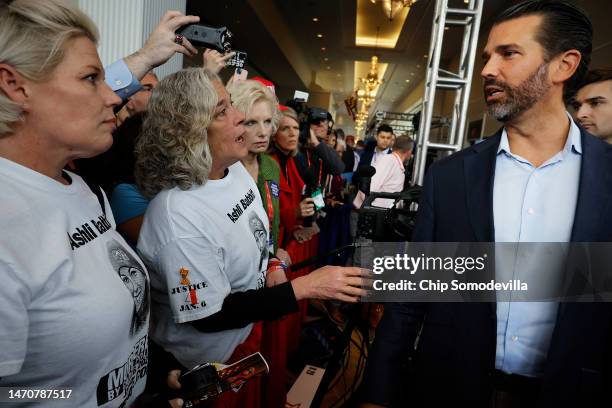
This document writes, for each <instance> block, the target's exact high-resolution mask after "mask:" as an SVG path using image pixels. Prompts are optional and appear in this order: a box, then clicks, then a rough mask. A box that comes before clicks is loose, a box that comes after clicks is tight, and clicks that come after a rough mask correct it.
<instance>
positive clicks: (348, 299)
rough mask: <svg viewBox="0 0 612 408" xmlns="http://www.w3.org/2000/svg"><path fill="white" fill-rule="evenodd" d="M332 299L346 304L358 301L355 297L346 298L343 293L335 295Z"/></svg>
mask: <svg viewBox="0 0 612 408" xmlns="http://www.w3.org/2000/svg"><path fill="white" fill-rule="evenodd" d="M334 298H335V299H336V300H340V301H342V302H347V303H357V301H358V300H359V299H358V298H356V297H353V296H348V295H345V294H344V293H337V294H336V295H335V297H334Z"/></svg>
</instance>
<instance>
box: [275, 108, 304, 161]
mask: <svg viewBox="0 0 612 408" xmlns="http://www.w3.org/2000/svg"><path fill="white" fill-rule="evenodd" d="M283 116H286V117H288V118H291V119H293V120H295V122H296V123H297V124H298V125H299V124H300V119H299V118H298V114H297V112H296V111H295V110H293V109H292V108H290V107H288V106H285V109H284V110H282V111H280V114H279V116H278V123H280V120H281V119H282V118H283ZM277 130H278V126H277V128H276V130H275V131H274V132H273V133H272V137H271V138H270V141H271V143H270V147H269V148H268V154H274V153H277V152H280V150H279V149H278V147H277V146H276V138H275V136H276V131H277ZM297 154H298V148H297V147H296V148H295V150H292V151H291V152H290V153H289V156H296V155H297Z"/></svg>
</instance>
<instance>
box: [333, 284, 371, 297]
mask: <svg viewBox="0 0 612 408" xmlns="http://www.w3.org/2000/svg"><path fill="white" fill-rule="evenodd" d="M338 293H342V294H345V295H348V296H354V297H363V296H367V295H368V291H367V290H365V289H361V288H356V287H354V286H347V285H345V286H342V287H341V288H340V290H339V292H338Z"/></svg>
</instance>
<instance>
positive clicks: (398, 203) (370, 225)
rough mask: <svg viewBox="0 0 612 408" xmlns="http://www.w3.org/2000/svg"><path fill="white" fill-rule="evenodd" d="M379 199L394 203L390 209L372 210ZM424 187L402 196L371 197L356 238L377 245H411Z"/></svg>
mask: <svg viewBox="0 0 612 408" xmlns="http://www.w3.org/2000/svg"><path fill="white" fill-rule="evenodd" d="M377 198H382V199H391V200H393V205H392V206H391V207H390V208H386V207H377V206H373V205H372V203H373V202H374V200H376V199H377ZM420 198H421V187H419V186H414V187H409V188H407V189H405V190H404V191H402V192H399V193H370V194H369V195H368V196H367V197H366V199H365V200H364V202H363V204H362V206H361V208H360V209H359V218H358V220H357V236H359V237H363V238H368V239H371V240H372V241H375V242H395V241H409V240H410V238H411V236H412V231H413V230H414V224H415V221H416V214H417V210H418V203H419V199H420Z"/></svg>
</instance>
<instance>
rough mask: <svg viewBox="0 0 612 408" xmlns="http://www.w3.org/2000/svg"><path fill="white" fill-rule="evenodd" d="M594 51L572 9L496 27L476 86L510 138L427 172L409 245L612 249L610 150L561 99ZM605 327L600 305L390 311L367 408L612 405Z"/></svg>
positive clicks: (392, 306) (493, 140) (507, 18)
mask: <svg viewBox="0 0 612 408" xmlns="http://www.w3.org/2000/svg"><path fill="white" fill-rule="evenodd" d="M591 49H592V25H591V22H590V20H589V18H588V17H587V16H586V15H585V14H584V13H583V12H582V11H581V10H579V9H578V8H576V7H575V6H573V5H571V4H569V3H566V2H561V1H525V2H522V3H520V4H517V5H515V6H512V7H510V8H509V9H507V10H506V11H504V12H503V13H502V14H501V15H500V16H498V18H497V19H496V20H495V22H494V24H493V27H492V28H491V31H490V33H489V37H488V41H487V44H486V46H485V49H484V52H483V59H484V62H485V66H484V68H483V70H482V73H481V76H482V78H483V81H484V93H485V99H486V103H487V105H488V110H489V114H490V115H491V116H493V117H495V118H496V119H497V120H499V121H501V122H503V124H504V127H503V128H502V129H501V130H500V131H499V132H498V133H497V134H496V135H494V136H493V137H490V138H488V139H486V140H485V141H483V142H482V143H480V144H477V145H475V146H472V147H469V148H467V149H465V150H463V151H461V152H459V153H457V154H454V155H452V156H450V157H449V158H446V159H444V160H440V161H438V162H435V163H434V164H433V165H432V166H431V168H430V169H429V172H428V174H427V177H426V180H425V183H424V191H423V197H422V200H421V204H420V206H419V214H418V219H417V225H416V228H415V232H414V236H413V239H414V240H415V241H423V242H592V241H604V242H608V241H612V203H611V200H610V198H611V197H610V196H611V195H612V194H611V193H612V148H611V147H610V146H608V145H607V144H605V143H604V142H602V141H601V140H599V139H597V138H595V137H594V136H592V135H590V134H588V133H587V132H586V131H584V130H581V129H580V128H579V127H578V126H577V125H576V123H575V122H574V121H573V120H572V119H571V117H570V116H569V114H568V113H567V112H566V109H565V105H564V102H563V101H564V92H565V93H566V95H567V94H568V93H569V94H571V93H572V92H573V91H575V89H576V85H577V84H579V83H580V81H581V80H582V78H583V77H584V75H585V74H586V72H587V69H588V64H589V61H590V54H591ZM559 278H560V279H561V278H562V277H559ZM611 320H612V313H611V307H610V306H609V305H608V304H605V303H599V304H596V303H558V302H522V303H519V302H515V303H509V302H497V303H452V304H450V303H421V304H418V303H389V304H387V305H386V307H385V313H384V316H383V318H382V321H381V322H380V324H379V326H378V329H377V332H376V339H375V342H374V345H373V347H372V350H371V353H370V358H369V361H368V366H367V370H366V377H365V379H364V389H363V401H365V402H367V403H366V404H364V405H363V406H364V407H365V406H368V407H373V406H410V407H424V406H426V407H436V406H458V407H463V406H466V407H471V408H480V407H482V408H487V407H496V408H500V407H501V408H507V407H512V408H514V407H517V408H518V407H520V408H526V407H566V406H568V407H569V406H571V407H578V406H585V407H586V406H588V407H593V406H602V405H600V404H601V401H602V400H604V399H606V400H607V401H608V403H607V405H605V406H610V404H611V403H612V402H611V401H612V399H609V394H610V392H611V390H612V387H611V386H610V375H609V374H610V370H611V369H612V357H611V356H612V343H611V341H610V339H611V333H612V331H611ZM417 338H418V340H417ZM408 357H410V358H411V363H410V371H411V372H410V375H409V380H405V379H404V381H401V376H400V372H401V368H402V362H405V361H407V360H408ZM398 379H400V381H398ZM398 392H400V393H403V394H404V395H402V398H403V399H398V397H397V395H394V393H396V394H397V393H398ZM398 401H399V402H398Z"/></svg>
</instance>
